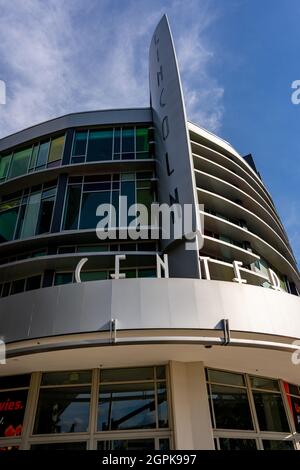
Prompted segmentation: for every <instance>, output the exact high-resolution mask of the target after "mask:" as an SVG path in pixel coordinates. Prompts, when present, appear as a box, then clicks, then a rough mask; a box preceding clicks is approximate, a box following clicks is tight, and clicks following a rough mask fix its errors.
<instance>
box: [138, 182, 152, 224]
mask: <svg viewBox="0 0 300 470" xmlns="http://www.w3.org/2000/svg"><path fill="white" fill-rule="evenodd" d="M152 202H153V196H152V192H151V190H150V188H149V189H138V190H137V203H138V204H143V205H144V206H146V208H147V210H148V214H149V217H150V214H151V204H152ZM148 223H149V222H148Z"/></svg>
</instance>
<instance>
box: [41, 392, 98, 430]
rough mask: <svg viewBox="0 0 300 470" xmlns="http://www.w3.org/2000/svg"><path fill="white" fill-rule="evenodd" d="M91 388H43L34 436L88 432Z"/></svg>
mask: <svg viewBox="0 0 300 470" xmlns="http://www.w3.org/2000/svg"><path fill="white" fill-rule="evenodd" d="M89 408H90V387H60V388H49V389H48V388H42V389H41V390H40V396H39V401H38V406H37V412H36V418H35V425H34V434H53V433H73V432H86V431H87V430H88V423H89Z"/></svg>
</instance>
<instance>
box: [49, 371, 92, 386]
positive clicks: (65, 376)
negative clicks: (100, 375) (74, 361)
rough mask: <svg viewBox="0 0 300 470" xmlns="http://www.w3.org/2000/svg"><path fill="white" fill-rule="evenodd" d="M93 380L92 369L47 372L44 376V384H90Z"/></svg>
mask: <svg viewBox="0 0 300 470" xmlns="http://www.w3.org/2000/svg"><path fill="white" fill-rule="evenodd" d="M91 380H92V372H91V371H90V370H71V371H67V372H65V371H63V372H60V371H59V372H46V373H45V374H43V377H42V385H74V384H88V383H90V382H91Z"/></svg>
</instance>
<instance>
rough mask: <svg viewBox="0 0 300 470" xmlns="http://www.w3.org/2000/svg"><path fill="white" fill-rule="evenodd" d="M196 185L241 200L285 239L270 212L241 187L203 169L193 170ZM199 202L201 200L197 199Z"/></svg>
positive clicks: (280, 227) (281, 229) (282, 231)
mask: <svg viewBox="0 0 300 470" xmlns="http://www.w3.org/2000/svg"><path fill="white" fill-rule="evenodd" d="M195 177H196V185H197V189H198V188H199V189H206V190H208V191H210V192H213V193H217V194H220V195H221V196H223V197H225V198H227V199H229V200H237V201H238V200H239V201H241V202H242V205H243V206H244V207H245V208H246V209H248V210H250V211H251V212H253V213H255V214H257V215H258V216H259V217H260V218H261V219H264V220H266V221H267V223H268V224H269V225H270V226H271V227H272V228H273V229H274V230H276V231H277V232H278V234H280V236H282V237H283V238H284V239H286V234H285V232H284V230H283V228H282V226H281V224H279V223H278V221H277V220H276V219H274V217H273V216H272V214H270V212H269V211H268V210H267V209H266V208H265V207H263V206H262V205H261V204H260V203H259V202H257V201H256V200H255V199H253V197H252V196H250V195H249V194H247V193H245V191H243V190H242V189H239V188H237V187H236V186H234V185H232V184H231V183H228V182H227V181H225V180H223V179H220V178H217V177H216V176H213V175H211V174H209V173H205V172H204V171H200V170H195ZM199 203H201V201H199Z"/></svg>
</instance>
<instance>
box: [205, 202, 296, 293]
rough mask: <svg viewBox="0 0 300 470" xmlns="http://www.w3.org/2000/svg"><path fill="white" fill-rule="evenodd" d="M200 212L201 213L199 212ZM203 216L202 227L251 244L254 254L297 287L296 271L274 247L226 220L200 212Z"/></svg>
mask: <svg viewBox="0 0 300 470" xmlns="http://www.w3.org/2000/svg"><path fill="white" fill-rule="evenodd" d="M200 212H202V211H200ZM202 213H203V214H204V217H205V220H204V224H205V225H204V226H205V229H208V230H211V231H212V232H216V233H219V234H222V235H224V236H228V237H230V238H231V237H232V238H233V239H236V240H243V241H247V242H249V243H250V244H251V247H252V248H253V250H254V252H255V253H256V254H260V255H263V257H264V258H265V259H266V260H267V261H268V263H269V264H270V265H271V266H273V267H274V268H276V269H277V270H278V271H279V272H281V273H282V274H286V275H289V276H290V277H291V278H292V279H293V280H294V281H295V283H297V284H298V285H299V283H300V279H299V276H298V272H297V270H296V269H295V268H294V266H292V264H291V263H290V262H289V261H288V260H287V259H286V258H285V257H284V256H283V255H282V254H281V253H279V252H278V251H277V250H276V249H275V248H274V247H272V246H271V245H270V244H269V243H267V242H266V241H265V240H263V239H262V238H260V237H258V236H257V235H255V234H254V233H252V232H250V231H249V230H246V229H244V228H242V227H239V226H238V225H235V224H233V223H231V222H229V221H227V220H224V219H221V218H220V217H216V216H215V215H212V214H208V213H206V212H202Z"/></svg>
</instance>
